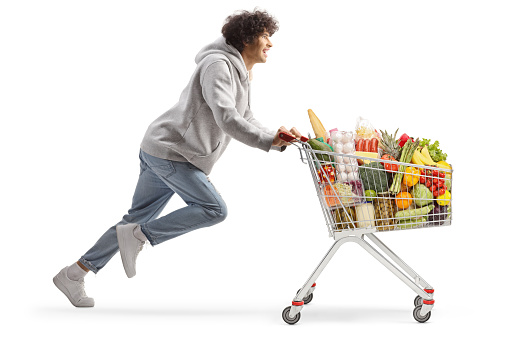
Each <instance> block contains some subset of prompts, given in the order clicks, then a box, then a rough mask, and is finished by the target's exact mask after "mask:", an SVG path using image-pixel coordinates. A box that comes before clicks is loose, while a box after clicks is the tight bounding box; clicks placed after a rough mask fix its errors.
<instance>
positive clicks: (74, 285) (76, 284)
mask: <svg viewBox="0 0 509 339" xmlns="http://www.w3.org/2000/svg"><path fill="white" fill-rule="evenodd" d="M68 269H69V266H66V267H64V268H63V269H62V270H61V271H60V272H59V273H58V274H57V275H56V276H55V277H54V278H53V283H54V284H55V286H56V287H58V289H59V290H60V291H62V293H63V294H65V296H66V297H67V299H69V301H70V302H71V304H73V305H74V306H76V307H94V304H95V303H94V299H93V298H89V297H87V295H86V293H85V280H84V279H83V278H81V279H79V280H71V279H69V278H68V277H67V270H68Z"/></svg>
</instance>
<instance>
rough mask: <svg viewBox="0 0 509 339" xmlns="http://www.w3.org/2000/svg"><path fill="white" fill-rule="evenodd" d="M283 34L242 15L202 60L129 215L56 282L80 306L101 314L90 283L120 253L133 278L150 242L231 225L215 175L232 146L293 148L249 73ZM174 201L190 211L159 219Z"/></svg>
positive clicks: (150, 137)
mask: <svg viewBox="0 0 509 339" xmlns="http://www.w3.org/2000/svg"><path fill="white" fill-rule="evenodd" d="M277 30H278V23H277V21H276V20H275V19H274V18H273V17H271V16H270V15H269V14H268V13H266V12H263V11H257V10H255V11H254V12H247V11H243V12H240V13H237V14H234V15H231V16H229V17H228V18H227V19H226V22H225V25H224V26H223V28H222V34H223V35H222V36H221V37H220V38H219V39H217V40H216V41H214V42H213V43H211V44H209V45H207V46H205V47H204V48H203V49H202V50H201V51H200V52H198V55H197V56H196V59H195V61H196V64H197V67H196V70H195V71H194V73H193V75H192V76H191V80H190V81H189V84H188V85H187V87H186V88H185V89H184V91H183V92H182V94H181V96H180V99H179V102H178V103H177V104H176V105H175V106H173V107H172V108H171V109H169V110H168V111H167V112H166V113H164V114H163V115H161V116H160V117H159V118H157V119H156V120H155V121H154V122H153V123H152V124H151V125H150V126H149V128H148V130H147V132H146V134H145V136H144V138H143V141H142V143H141V150H140V161H141V164H140V166H141V171H140V176H139V179H138V184H137V186H136V190H135V192H134V196H133V201H132V206H131V208H130V209H129V211H128V213H127V214H126V215H124V217H123V218H122V220H121V221H120V222H119V223H118V224H117V225H115V226H113V227H111V228H110V229H108V230H107V231H106V233H104V235H103V236H102V237H101V238H99V240H98V241H97V243H96V244H95V245H94V246H93V247H92V248H90V250H88V252H87V253H85V254H84V255H83V256H82V257H81V258H80V259H79V261H78V262H76V263H74V264H72V265H71V266H68V267H65V268H63V269H62V270H61V271H60V272H59V273H58V274H57V275H56V276H55V277H54V278H53V282H54V283H55V285H56V286H57V287H58V288H59V289H60V291H62V292H63V293H64V294H65V295H66V296H67V298H68V299H69V301H70V302H71V303H72V304H73V305H74V306H76V307H92V306H94V300H93V299H92V298H89V297H87V295H86V294H85V287H84V277H85V275H86V274H87V272H88V271H92V272H94V273H97V272H98V271H99V270H101V269H102V268H103V267H104V266H105V265H106V264H107V263H108V261H109V260H110V259H111V258H112V257H113V256H114V255H115V254H116V253H117V252H118V251H120V256H121V259H122V264H123V265H124V269H125V272H126V274H127V276H128V277H129V278H131V277H133V276H134V275H135V274H136V258H137V256H138V253H139V252H140V251H141V249H142V248H143V245H144V243H145V242H146V241H148V242H150V244H151V245H152V246H154V245H157V244H160V243H162V242H164V241H166V240H169V239H173V238H175V237H178V236H179V235H182V234H185V233H187V232H190V231H193V230H196V229H199V228H202V227H207V226H212V225H215V224H217V223H219V222H221V221H223V220H224V219H225V218H226V215H227V208H226V204H225V203H224V201H223V199H222V198H221V195H219V194H218V192H217V191H216V189H215V188H214V186H213V185H212V183H211V182H210V180H209V178H208V175H209V173H210V172H211V170H212V167H213V166H214V164H215V163H216V161H217V160H218V159H219V158H220V156H221V155H222V154H223V152H224V151H225V149H226V147H227V146H228V144H229V143H230V141H231V139H232V138H234V139H236V140H238V141H240V142H242V143H244V144H246V145H249V146H251V147H256V148H259V149H261V150H264V151H266V152H268V151H269V149H278V150H280V151H283V150H284V148H285V147H286V145H288V143H287V142H284V141H283V140H281V139H279V137H278V134H279V132H281V131H285V132H287V133H290V134H293V135H294V136H296V137H300V136H301V134H300V133H299V132H298V131H297V130H296V129H295V128H292V129H291V130H290V131H289V132H288V130H287V129H286V128H285V127H280V128H279V130H278V131H277V132H276V131H271V130H269V129H268V128H266V127H264V126H262V125H261V124H260V122H258V121H257V120H256V119H255V118H254V117H253V113H252V112H251V109H250V96H249V72H250V71H251V69H252V68H253V65H254V64H257V63H265V62H266V61H267V52H268V51H269V49H270V48H271V47H272V43H271V41H270V37H271V36H272V34H274V33H275V32H276V31H277ZM175 193H177V194H178V195H179V196H180V197H181V198H182V199H183V200H184V201H185V202H186V204H187V206H186V207H184V208H181V209H179V210H176V211H173V212H171V213H170V214H168V215H165V216H163V217H161V218H157V217H158V216H159V214H160V213H161V211H162V210H163V208H164V207H165V206H166V204H167V202H168V200H169V199H170V198H171V197H172V196H173V194H175Z"/></svg>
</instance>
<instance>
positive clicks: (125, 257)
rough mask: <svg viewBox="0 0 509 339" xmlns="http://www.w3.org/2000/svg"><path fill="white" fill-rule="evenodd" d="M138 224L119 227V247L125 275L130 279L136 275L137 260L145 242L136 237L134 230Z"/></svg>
mask: <svg viewBox="0 0 509 339" xmlns="http://www.w3.org/2000/svg"><path fill="white" fill-rule="evenodd" d="M136 226H138V224H126V225H119V226H117V239H118V247H119V249H120V257H121V258H122V264H123V265H124V270H125V274H127V277H128V278H132V277H134V276H135V275H136V258H137V257H138V254H139V253H140V251H141V250H142V249H143V245H144V244H145V241H141V240H139V239H138V238H136V237H135V236H134V229H135V228H136Z"/></svg>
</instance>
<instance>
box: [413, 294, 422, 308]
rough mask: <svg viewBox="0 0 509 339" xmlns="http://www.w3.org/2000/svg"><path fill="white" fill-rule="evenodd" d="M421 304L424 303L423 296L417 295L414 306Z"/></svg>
mask: <svg viewBox="0 0 509 339" xmlns="http://www.w3.org/2000/svg"><path fill="white" fill-rule="evenodd" d="M419 305H422V297H421V296H417V297H415V299H414V306H419Z"/></svg>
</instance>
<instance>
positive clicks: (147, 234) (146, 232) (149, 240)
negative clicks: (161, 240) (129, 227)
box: [140, 224, 158, 247]
mask: <svg viewBox="0 0 509 339" xmlns="http://www.w3.org/2000/svg"><path fill="white" fill-rule="evenodd" d="M140 228H141V231H142V232H143V234H145V236H146V237H147V240H148V242H149V243H150V245H152V247H153V246H155V245H157V244H158V243H157V242H155V240H154V237H153V236H152V234H150V231H149V230H148V229H147V227H146V226H145V224H140Z"/></svg>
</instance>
